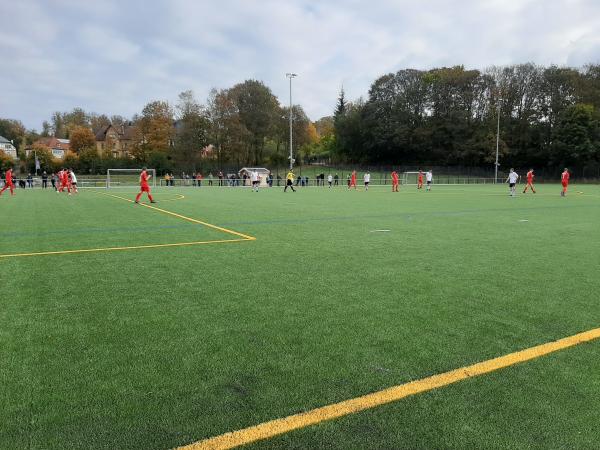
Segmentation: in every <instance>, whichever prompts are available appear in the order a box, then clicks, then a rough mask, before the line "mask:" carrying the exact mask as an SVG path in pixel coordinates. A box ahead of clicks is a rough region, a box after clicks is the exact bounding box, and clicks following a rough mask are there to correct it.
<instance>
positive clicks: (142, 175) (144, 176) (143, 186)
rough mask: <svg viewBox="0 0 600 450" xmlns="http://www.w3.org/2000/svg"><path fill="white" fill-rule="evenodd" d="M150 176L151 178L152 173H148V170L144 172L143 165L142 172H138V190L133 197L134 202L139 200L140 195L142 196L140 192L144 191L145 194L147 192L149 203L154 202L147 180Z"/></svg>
mask: <svg viewBox="0 0 600 450" xmlns="http://www.w3.org/2000/svg"><path fill="white" fill-rule="evenodd" d="M150 178H152V175H148V172H146V168H145V167H144V168H143V169H142V173H140V192H139V193H138V195H137V196H136V197H135V202H136V203H139V202H140V197H141V196H142V194H143V193H144V192H145V193H146V194H148V199H149V200H150V203H156V202H155V201H154V199H153V198H152V194H150V185H149V184H148V180H149V179H150Z"/></svg>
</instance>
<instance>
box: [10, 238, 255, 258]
mask: <svg viewBox="0 0 600 450" xmlns="http://www.w3.org/2000/svg"><path fill="white" fill-rule="evenodd" d="M247 240H248V239H222V240H217V241H195V242H176V243H174V244H148V245H131V246H128V247H101V248H84V249H76V250H57V251H50V252H31V253H11V254H6V255H0V259H2V258H20V257H24V256H49V255H70V254H77V253H97V252H114V251H118V250H139V249H145V248H163V247H186V246H188V247H189V246H192V245H202V244H223V243H225V242H244V241H247Z"/></svg>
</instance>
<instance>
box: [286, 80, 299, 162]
mask: <svg viewBox="0 0 600 450" xmlns="http://www.w3.org/2000/svg"><path fill="white" fill-rule="evenodd" d="M285 76H286V77H288V78H289V79H290V170H292V168H293V166H294V159H293V157H294V153H293V151H292V148H293V147H292V146H293V143H294V138H293V133H292V120H293V115H294V113H293V111H292V108H293V105H292V78H295V77H297V76H298V75H297V74H295V73H286V74H285Z"/></svg>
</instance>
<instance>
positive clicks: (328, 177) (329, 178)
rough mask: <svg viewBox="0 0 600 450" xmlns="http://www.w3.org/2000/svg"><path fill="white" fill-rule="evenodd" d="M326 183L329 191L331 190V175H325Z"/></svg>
mask: <svg viewBox="0 0 600 450" xmlns="http://www.w3.org/2000/svg"><path fill="white" fill-rule="evenodd" d="M327 183H329V189H331V183H333V177H332V176H331V174H329V175H327Z"/></svg>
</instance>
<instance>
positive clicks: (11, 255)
mask: <svg viewBox="0 0 600 450" xmlns="http://www.w3.org/2000/svg"><path fill="white" fill-rule="evenodd" d="M102 195H106V196H109V197H114V198H118V199H121V200H125V201H128V202H130V203H134V201H133V200H130V199H128V198H125V197H119V196H118V195H113V194H106V193H102ZM178 195H181V194H178ZM181 198H185V197H184V196H183V195H181ZM140 205H141V206H145V207H146V208H150V209H154V210H156V211H159V212H162V213H164V214H168V215H171V216H174V217H177V218H179V219H183V220H187V221H188V222H193V223H197V224H199V225H204V226H206V227H208V228H212V229H215V230H218V231H221V232H224V233H228V234H232V235H234V236H238V238H239V239H217V240H213V241H194V242H175V243H172V244H147V245H130V246H125V247H101V248H85V249H75V250H56V251H47V252H27V253H8V254H5V255H0V259H8V258H21V257H26V256H50V255H72V254H77V253H95V252H114V251H119V250H140V249H149V248H165V247H189V246H192V245H204V244H224V243H226V242H244V241H255V240H256V238H255V237H252V236H248V235H245V234H242V233H238V232H237V231H233V230H229V229H227V228H222V227H219V226H217V225H213V224H211V223H207V222H202V221H201V220H196V219H192V218H191V217H186V216H183V215H181V214H177V213H174V212H171V211H167V210H166V209H161V208H157V207H155V206H151V205H147V204H145V203H140Z"/></svg>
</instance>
